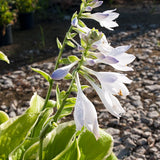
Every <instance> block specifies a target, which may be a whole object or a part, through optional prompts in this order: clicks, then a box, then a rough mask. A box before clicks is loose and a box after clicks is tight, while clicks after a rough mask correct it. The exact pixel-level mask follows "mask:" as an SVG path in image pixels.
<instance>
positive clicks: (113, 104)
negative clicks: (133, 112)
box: [87, 78, 125, 118]
mask: <svg viewBox="0 0 160 160" xmlns="http://www.w3.org/2000/svg"><path fill="white" fill-rule="evenodd" d="M87 80H88V81H89V83H90V84H91V85H92V86H93V88H94V89H95V91H96V92H97V94H98V96H99V98H100V99H101V101H102V103H103V104H104V106H105V108H106V109H107V110H108V111H109V112H110V113H111V114H112V115H113V116H115V117H117V118H120V117H121V115H122V114H123V113H125V110H124V109H123V108H122V106H121V104H120V103H119V101H118V99H117V98H116V97H115V96H113V95H112V94H111V93H110V92H109V90H108V88H100V87H98V86H97V85H96V84H95V83H94V82H93V81H92V80H90V79H89V78H87Z"/></svg>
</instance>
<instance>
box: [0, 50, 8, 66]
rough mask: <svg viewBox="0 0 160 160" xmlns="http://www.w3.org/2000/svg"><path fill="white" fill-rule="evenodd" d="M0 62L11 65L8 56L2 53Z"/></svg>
mask: <svg viewBox="0 0 160 160" xmlns="http://www.w3.org/2000/svg"><path fill="white" fill-rule="evenodd" d="M0 60H2V61H5V62H7V63H10V62H9V59H8V58H7V56H6V55H5V54H4V53H2V52H1V51H0Z"/></svg>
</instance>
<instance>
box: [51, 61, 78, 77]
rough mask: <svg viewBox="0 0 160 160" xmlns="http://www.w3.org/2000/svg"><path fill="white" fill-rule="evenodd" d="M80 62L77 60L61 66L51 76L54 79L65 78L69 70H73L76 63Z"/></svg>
mask: <svg viewBox="0 0 160 160" xmlns="http://www.w3.org/2000/svg"><path fill="white" fill-rule="evenodd" d="M77 63H78V61H75V62H73V63H71V64H69V65H68V66H64V67H61V68H58V69H57V70H55V71H54V72H53V73H52V75H51V77H52V78H53V79H54V80H61V79H63V78H64V77H65V76H66V75H67V74H68V73H69V71H70V70H71V68H72V67H73V66H74V65H76V64H77Z"/></svg>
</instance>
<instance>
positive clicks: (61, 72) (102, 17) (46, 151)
mask: <svg viewBox="0 0 160 160" xmlns="http://www.w3.org/2000/svg"><path fill="white" fill-rule="evenodd" d="M102 3H103V2H102V1H98V0H82V3H81V6H80V11H79V12H75V13H74V14H73V16H72V19H71V26H70V27H69V30H68V32H67V33H66V35H65V37H64V40H63V42H62V43H61V42H60V41H59V39H58V38H57V46H58V48H59V55H58V58H57V61H56V64H55V69H54V71H53V73H51V74H49V73H45V72H44V71H42V70H40V69H38V68H32V70H33V71H35V72H37V73H38V74H40V75H42V76H43V77H44V78H45V79H46V81H48V83H49V88H48V92H47V95H46V97H45V99H43V98H42V97H40V96H39V95H37V93H35V94H34V95H33V96H32V98H31V101H30V107H29V108H28V109H27V110H26V111H25V113H24V114H22V115H21V116H18V117H14V118H9V119H8V118H6V120H4V121H3V123H2V124H1V125H0V148H1V149H0V159H4V160H5V159H9V160H22V159H23V160H35V159H37V160H38V159H39V160H116V159H117V158H116V156H115V155H114V153H113V138H112V136H111V135H109V134H108V133H106V132H105V131H104V130H103V129H100V128H99V125H98V120H97V113H96V110H95V107H94V105H93V103H92V102H91V101H90V100H89V99H88V98H87V97H86V95H85V94H84V92H83V90H84V89H86V88H88V87H89V86H87V85H86V84H83V85H82V81H81V78H80V77H83V78H85V80H86V81H88V82H89V84H90V87H93V88H94V89H95V91H96V92H97V95H98V96H99V97H100V99H101V101H102V102H103V104H104V107H105V108H106V110H107V111H108V112H110V113H111V114H112V115H113V116H115V117H117V118H120V116H121V115H122V114H124V112H125V110H124V109H123V108H122V106H121V104H120V102H119V100H118V99H117V95H119V96H127V95H128V94H129V91H128V89H127V87H126V85H125V84H130V83H131V80H130V79H129V78H127V77H126V74H123V73H122V72H121V73H117V71H124V72H125V71H132V68H131V67H130V66H128V64H130V63H131V62H132V61H133V60H134V59H135V56H133V55H131V54H128V53H126V51H127V50H128V49H129V48H130V47H131V46H130V45H126V46H119V47H116V48H114V47H112V46H111V45H110V44H109V43H108V41H107V38H106V36H105V35H104V33H103V32H101V31H99V30H97V29H95V28H88V27H87V25H86V24H85V23H84V22H83V21H82V20H83V19H93V20H96V21H97V22H99V23H100V25H101V26H102V27H105V28H106V29H109V30H113V28H114V27H117V26H118V24H117V23H116V21H115V19H116V18H117V17H118V16H119V14H118V13H116V11H115V10H108V11H104V12H97V13H91V11H92V10H93V9H94V8H97V7H99V6H101V5H102ZM78 38H79V40H77V39H78ZM66 45H68V46H71V47H73V48H76V49H77V50H78V51H79V52H80V53H81V56H79V57H77V56H76V55H69V56H68V57H66V58H62V54H63V51H64V48H65V46H66ZM99 63H103V64H106V65H110V66H112V67H113V68H114V69H115V70H116V72H111V71H99V72H98V71H95V70H94V69H93V66H94V67H96V66H97V65H99ZM62 79H64V80H70V85H69V87H68V89H67V90H63V89H61V87H60V86H59V85H58V84H57V85H56V82H57V81H59V80H62ZM55 85H56V99H54V100H53V99H50V94H51V90H52V87H53V86H55ZM72 91H74V92H77V96H76V97H72V96H71V94H70V93H71V92H72ZM53 108H56V109H55V110H56V112H55V113H53ZM72 111H73V117H74V121H68V122H64V123H60V122H61V121H60V119H61V118H62V117H65V116H67V115H69V114H71V113H72ZM0 114H3V112H2V113H0ZM4 117H5V116H4Z"/></svg>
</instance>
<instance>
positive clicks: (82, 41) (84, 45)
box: [81, 38, 87, 48]
mask: <svg viewBox="0 0 160 160" xmlns="http://www.w3.org/2000/svg"><path fill="white" fill-rule="evenodd" d="M81 46H82V47H83V48H86V46H87V45H86V42H85V41H84V40H83V39H82V38H81Z"/></svg>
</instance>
